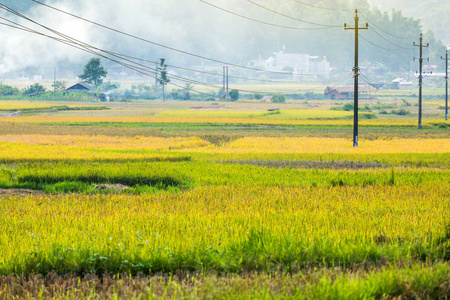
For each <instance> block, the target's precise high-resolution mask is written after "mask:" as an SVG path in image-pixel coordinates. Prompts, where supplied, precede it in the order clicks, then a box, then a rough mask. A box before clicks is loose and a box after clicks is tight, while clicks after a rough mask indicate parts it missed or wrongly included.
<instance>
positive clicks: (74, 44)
mask: <svg viewBox="0 0 450 300" xmlns="http://www.w3.org/2000/svg"><path fill="white" fill-rule="evenodd" d="M3 6H4V5H1V4H0V7H2V8H4V7H3ZM2 19H4V20H6V21H8V22H11V23H13V24H16V26H12V25H10V24H5V23H0V24H2V25H6V26H9V27H13V28H17V29H20V30H24V31H28V32H31V33H35V34H38V35H41V36H45V37H48V38H51V39H53V40H56V41H58V42H61V43H64V44H67V45H69V46H72V47H74V48H77V49H80V50H82V51H85V52H88V53H91V54H94V55H96V56H99V57H102V58H105V59H107V60H110V61H112V62H115V63H118V64H120V65H122V66H124V67H126V68H128V69H131V70H133V71H136V72H138V73H140V74H143V75H145V76H148V77H151V78H153V79H155V78H156V77H155V76H153V75H152V74H149V73H148V70H151V71H154V70H156V69H154V68H151V67H148V66H144V65H141V64H137V66H136V65H132V64H129V63H124V62H121V61H118V60H116V59H113V58H111V57H108V56H106V55H103V54H101V53H100V52H99V51H101V52H106V53H108V51H106V50H102V49H99V48H96V47H93V46H91V45H89V44H86V43H83V42H80V41H77V40H75V39H73V38H70V39H69V40H67V37H66V36H65V35H63V34H61V33H58V32H57V31H55V30H52V29H50V28H47V27H45V26H43V25H41V26H42V27H44V28H46V29H48V30H51V31H52V32H53V33H55V34H59V35H62V36H63V37H64V38H63V39H60V38H56V37H53V36H49V35H46V34H43V33H41V32H38V31H36V30H33V29H30V28H27V27H25V26H23V25H20V24H18V23H15V22H12V21H10V20H7V19H5V18H2ZM37 24H39V23H37ZM129 62H131V61H129ZM132 63H133V64H136V63H135V62H132ZM169 77H170V78H172V79H174V80H177V81H182V82H186V83H192V84H198V85H203V86H208V87H212V88H218V89H221V88H222V87H221V86H217V85H212V84H207V83H203V82H199V81H195V80H191V79H186V78H182V77H180V76H176V75H170V76H169ZM338 81H340V79H339V80H338ZM169 84H170V85H173V86H176V87H179V88H182V89H185V90H186V89H187V90H191V91H193V92H196V93H200V94H203V95H207V96H210V97H216V98H221V97H218V96H216V95H212V94H208V93H204V92H200V91H197V90H194V89H192V88H188V87H183V86H180V85H177V84H174V83H172V82H169ZM319 88H321V87H315V88H312V89H307V90H302V91H310V90H316V89H319ZM238 91H240V92H244V93H261V94H275V93H278V94H283V93H284V94H292V93H295V92H280V91H275V92H274V91H250V90H242V89H238Z"/></svg>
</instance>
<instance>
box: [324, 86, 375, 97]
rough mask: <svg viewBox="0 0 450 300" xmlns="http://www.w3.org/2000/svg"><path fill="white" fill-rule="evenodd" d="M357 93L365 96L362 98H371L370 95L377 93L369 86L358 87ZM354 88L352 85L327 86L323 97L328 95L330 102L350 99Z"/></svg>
mask: <svg viewBox="0 0 450 300" xmlns="http://www.w3.org/2000/svg"><path fill="white" fill-rule="evenodd" d="M358 91H359V93H361V94H363V95H365V96H363V97H362V98H372V93H374V92H376V91H378V89H377V88H375V87H373V86H371V85H368V84H366V85H359V86H358ZM353 92H354V87H353V85H347V86H327V88H326V89H325V92H324V95H329V96H330V99H331V100H335V99H351V98H353Z"/></svg>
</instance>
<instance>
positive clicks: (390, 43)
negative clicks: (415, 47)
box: [372, 28, 411, 50]
mask: <svg viewBox="0 0 450 300" xmlns="http://www.w3.org/2000/svg"><path fill="white" fill-rule="evenodd" d="M372 31H373V32H375V33H376V34H377V35H378V36H379V37H381V38H382V39H383V40H385V41H386V42H388V43H389V44H391V45H394V46H395V47H398V48H400V49H405V50H411V48H406V47H402V46H399V45H397V44H395V43H393V42H391V41H390V40H388V39H387V38H385V37H384V36H382V35H381V34H380V33H379V32H378V31H376V30H375V29H373V28H372Z"/></svg>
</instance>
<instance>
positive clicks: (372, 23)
mask: <svg viewBox="0 0 450 300" xmlns="http://www.w3.org/2000/svg"><path fill="white" fill-rule="evenodd" d="M359 14H360V15H361V16H363V17H364V18H365V19H366V20H367V21H368V22H370V25H373V26H375V27H376V28H378V29H379V30H381V31H382V32H384V33H385V34H388V35H390V36H392V37H395V38H397V39H403V40H404V39H405V37H401V36H398V35H394V34H392V33H389V32H387V31H385V30H384V29H382V28H381V27H380V26H378V25H377V24H376V23H374V22H373V21H371V20H369V18H368V17H367V16H366V15H365V14H363V13H362V12H360V13H359Z"/></svg>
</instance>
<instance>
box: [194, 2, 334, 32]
mask: <svg viewBox="0 0 450 300" xmlns="http://www.w3.org/2000/svg"><path fill="white" fill-rule="evenodd" d="M199 1H200V2H202V3H205V4H207V5H209V6H212V7H214V8H217V9H219V10H221V11H224V12H226V13H229V14H232V15H234V16H237V17H240V18H243V19H246V20H250V21H253V22H256V23H260V24H264V25H269V26H274V27H279V28H284V29H294V30H324V29H330V28H332V27H334V26H328V27H323V28H301V27H292V26H284V25H278V24H273V23H269V22H265V21H260V20H257V19H253V18H250V17H246V16H243V15H240V14H238V13H235V12H232V11H231V10H228V9H225V8H223V7H220V6H217V5H214V4H212V3H209V2H207V1H204V0H199ZM320 26H325V25H320Z"/></svg>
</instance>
